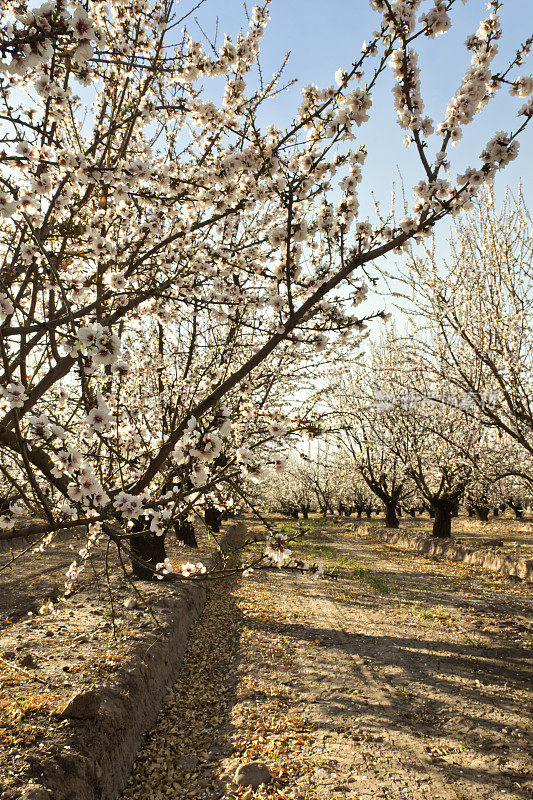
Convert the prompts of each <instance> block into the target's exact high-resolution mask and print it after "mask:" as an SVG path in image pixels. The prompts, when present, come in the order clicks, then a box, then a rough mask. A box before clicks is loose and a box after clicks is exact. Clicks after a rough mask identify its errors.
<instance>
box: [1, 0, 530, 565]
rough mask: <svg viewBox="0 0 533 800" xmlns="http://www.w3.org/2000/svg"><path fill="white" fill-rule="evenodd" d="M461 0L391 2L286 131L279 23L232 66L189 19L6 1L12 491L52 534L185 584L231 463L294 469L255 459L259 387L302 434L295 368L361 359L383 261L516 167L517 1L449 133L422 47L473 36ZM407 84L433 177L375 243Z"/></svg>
mask: <svg viewBox="0 0 533 800" xmlns="http://www.w3.org/2000/svg"><path fill="white" fill-rule="evenodd" d="M456 2H457V0H435V1H433V0H432V1H431V2H427V3H422V2H421V1H420V0H393V1H392V2H389V0H372V3H371V5H372V7H373V8H374V10H375V11H376V13H377V14H378V15H379V21H378V23H377V26H376V31H375V33H373V34H372V36H371V37H370V39H369V41H368V42H366V43H365V44H364V45H363V47H362V50H361V51H360V52H359V53H357V54H355V55H354V60H353V62H352V63H351V64H348V65H343V66H342V67H341V68H340V69H339V70H338V72H337V73H336V75H335V83H334V84H333V85H332V86H327V87H325V88H317V87H316V86H307V87H305V88H304V89H303V92H302V100H301V104H300V107H299V108H298V109H295V116H294V121H293V123H292V124H290V125H289V126H288V127H287V128H286V129H284V130H279V129H278V128H276V127H275V126H269V127H267V128H266V129H262V128H261V126H260V124H259V121H258V111H259V109H260V108H261V106H262V104H263V103H264V102H265V101H266V100H268V99H269V98H270V97H272V96H273V95H274V94H275V93H276V92H277V91H278V85H277V82H278V78H279V76H274V77H273V78H272V80H270V81H265V80H264V79H263V77H262V72H261V71H260V70H259V71H258V70H257V69H256V65H257V59H258V52H259V45H260V41H261V37H262V35H263V32H264V29H265V25H266V24H267V19H268V4H264V5H263V6H259V7H256V8H254V10H253V11H252V13H251V16H250V19H249V26H248V28H247V30H246V32H244V33H242V34H240V35H239V36H238V37H237V38H236V39H234V40H232V39H230V38H229V37H225V39H224V41H223V43H222V44H221V46H220V47H219V48H218V49H217V48H216V47H211V46H208V47H207V48H206V47H204V45H203V44H202V43H201V42H197V41H194V40H193V39H192V38H191V37H190V36H189V35H188V34H187V33H186V32H184V33H183V34H180V38H179V39H178V40H176V39H175V38H174V37H175V32H176V30H178V29H179V25H180V24H181V23H182V22H183V21H184V20H185V19H186V17H187V14H185V15H184V16H182V17H181V19H180V18H178V17H179V9H178V8H177V7H176V4H174V3H173V2H172V0H129V1H128V2H125V0H105V1H104V0H86V2H84V3H83V4H81V3H76V2H71V1H70V0H48V2H45V3H44V4H43V5H41V6H34V5H33V4H31V7H30V4H29V3H27V2H25V0H21V2H20V3H19V5H18V6H17V7H16V8H14V6H13V3H11V2H7V1H6V0H2V2H1V4H0V7H1V8H2V23H1V28H0V58H1V61H0V81H1V86H2V91H1V95H0V97H1V101H0V102H1V112H0V114H1V127H0V136H1V139H2V148H1V153H0V159H1V171H0V181H1V187H0V213H1V218H2V225H1V232H0V248H1V251H2V261H1V273H0V275H1V277H0V324H1V330H2V336H1V338H0V357H1V360H2V375H1V378H0V386H1V390H2V401H1V410H0V415H1V421H0V444H1V446H2V459H1V470H2V475H3V480H4V481H5V483H6V485H7V486H9V487H10V490H11V492H12V494H13V495H14V494H16V495H17V496H18V498H19V502H20V503H23V504H25V506H26V507H27V508H28V510H29V512H30V514H31V515H32V516H33V517H34V518H38V519H39V523H38V524H35V525H33V526H32V527H31V531H32V532H33V533H39V534H41V535H43V536H45V537H48V538H47V539H46V540H47V541H48V540H49V538H50V537H51V536H53V533H54V531H56V530H58V529H64V528H66V527H69V526H71V527H74V526H77V527H79V526H80V525H87V526H88V530H89V539H90V543H91V544H94V542H95V541H96V540H97V539H98V538H99V537H104V541H105V539H111V540H112V541H113V542H115V544H116V546H117V547H118V548H119V549H120V550H123V551H124V552H126V553H128V554H130V555H133V557H134V559H135V560H136V562H137V563H138V564H140V566H141V567H143V568H145V569H146V570H147V572H148V574H151V572H154V573H155V572H157V571H158V570H159V571H160V572H165V571H168V562H165V559H164V557H163V556H164V547H162V546H161V543H162V541H163V540H164V535H165V531H166V530H167V529H168V528H169V527H170V526H172V525H173V524H174V523H175V522H176V520H178V521H179V520H182V519H184V518H185V517H186V516H187V515H188V514H189V512H190V511H191V509H194V508H195V507H197V508H202V507H203V505H205V502H206V499H205V498H206V496H207V495H209V494H210V493H211V492H212V490H213V488H214V487H215V486H217V485H219V486H223V481H224V479H225V476H226V474H227V470H228V459H229V461H230V462H231V463H232V464H237V465H239V469H243V470H244V471H246V470H247V469H248V468H249V467H253V468H254V469H257V468H259V467H261V468H265V467H267V466H268V464H262V465H257V464H255V463H254V459H253V457H252V455H251V454H250V449H249V448H248V447H247V446H246V445H245V444H242V443H241V442H239V437H240V436H241V433H239V428H238V426H239V424H240V420H241V416H240V410H239V406H238V398H239V392H240V391H241V390H242V388H243V386H245V387H246V390H248V389H251V390H252V397H251V400H250V402H251V403H252V404H253V403H255V402H256V401H257V400H258V397H257V391H258V389H257V387H258V385H262V386H263V389H264V401H263V406H262V411H263V412H264V413H263V416H262V420H263V422H264V424H265V425H266V426H267V427H268V426H270V432H271V434H272V435H274V433H275V432H276V431H277V432H278V433H282V432H283V428H284V423H283V421H281V422H280V420H278V419H276V414H275V413H273V412H272V411H271V406H270V404H269V402H268V399H269V393H270V390H269V389H268V374H269V371H270V374H271V375H273V374H275V373H276V364H277V363H278V362H277V359H280V358H282V357H283V358H284V359H286V362H285V363H284V374H285V375H286V376H289V375H291V374H292V376H293V380H294V378H295V376H297V375H298V370H301V368H302V364H303V363H304V362H305V359H306V358H308V357H309V358H311V359H313V358H314V357H315V356H314V354H316V353H319V354H320V353H324V352H327V351H328V350H329V349H334V348H336V347H337V342H338V337H341V339H344V340H349V337H350V336H351V335H352V332H353V333H354V334H355V337H356V340H357V337H359V336H360V331H361V326H362V324H363V323H362V320H361V319H360V317H359V316H358V312H357V306H358V305H359V303H360V302H361V301H362V299H363V298H364V296H365V292H366V287H365V283H364V268H365V265H370V264H371V263H372V262H374V261H375V260H376V259H377V258H379V257H380V256H384V255H385V254H387V253H389V252H390V251H393V250H396V249H398V248H400V249H402V248H404V247H405V246H406V245H407V243H408V242H409V240H410V239H412V238H413V237H416V238H417V239H421V238H423V237H424V236H426V235H427V234H430V233H431V231H432V230H433V228H434V226H435V224H436V223H437V222H439V221H440V220H441V219H442V218H443V217H446V216H447V215H449V214H456V213H458V212H460V211H461V210H462V209H464V208H465V207H468V206H469V205H470V204H471V202H472V196H473V195H474V194H475V192H476V189H477V188H478V187H479V185H480V184H482V183H483V182H484V181H490V180H491V179H492V178H493V177H494V175H495V173H496V171H497V170H498V169H500V168H502V167H504V166H505V165H506V164H507V163H508V162H509V161H511V160H512V159H514V158H515V157H516V155H517V152H518V137H519V134H520V133H521V132H522V131H523V130H524V128H525V127H526V125H527V124H528V123H529V121H530V119H531V115H532V113H533V104H532V101H531V100H528V99H527V98H528V97H529V95H530V94H531V90H532V89H533V81H532V80H531V79H530V78H527V77H523V76H522V75H521V74H520V72H519V70H520V67H521V65H522V62H523V59H524V56H525V55H526V54H527V53H528V51H529V47H530V40H528V41H527V42H525V43H524V44H522V45H521V46H520V47H519V49H518V50H517V52H516V53H512V54H510V57H509V54H508V55H507V56H506V57H504V59H503V60H502V66H501V67H498V66H497V56H498V53H497V50H498V46H497V41H498V39H499V38H500V35H501V28H500V22H499V16H498V12H499V9H500V6H501V3H500V2H499V0H493V2H491V3H490V4H489V13H488V16H487V18H486V19H485V20H483V21H482V23H481V24H480V26H479V29H478V30H477V31H476V32H475V33H473V34H472V35H470V36H469V37H468V38H467V40H466V49H467V56H468V61H469V63H468V66H467V68H466V72H465V75H464V79H463V80H462V82H461V85H460V86H459V88H458V89H457V91H456V92H455V94H454V95H453V96H452V97H451V100H450V102H449V104H448V106H447V108H446V109H445V111H444V114H443V118H442V120H441V121H439V122H438V123H437V125H436V127H435V131H436V132H435V134H433V130H434V123H433V121H432V120H431V119H429V118H428V117H427V116H425V115H424V112H423V101H422V97H421V85H420V75H419V68H418V66H417V52H416V46H417V43H418V42H419V41H420V40H421V39H423V38H427V39H434V38H435V37H436V36H437V35H440V34H443V33H445V32H446V31H447V29H448V28H449V27H450V25H451V24H452V19H453V13H454V6H455V5H456ZM389 67H390V68H391V69H392V71H393V74H394V77H395V81H396V83H395V88H394V104H395V107H396V109H397V112H398V121H399V124H400V127H401V128H402V129H403V130H404V131H406V132H407V138H408V140H409V142H411V143H413V144H414V146H415V148H416V151H417V152H418V155H419V159H420V170H421V180H420V182H419V183H418V185H417V186H416V188H415V192H414V201H413V209H412V212H411V213H410V214H409V215H407V216H405V218H404V219H402V220H401V221H400V223H399V224H395V223H394V222H393V221H391V220H389V221H388V222H384V223H379V224H377V225H374V226H373V225H371V224H370V223H369V222H368V221H366V220H364V219H360V218H359V215H358V199H357V189H358V185H359V183H360V182H361V180H362V178H363V167H364V160H365V149H364V146H363V144H362V141H363V140H362V139H361V138H360V133H359V131H362V129H363V126H364V123H365V122H366V120H367V119H368V118H369V113H370V111H371V108H372V97H373V93H374V92H375V91H376V90H377V89H378V84H379V81H380V79H381V77H382V75H383V73H384V72H385V71H386V70H387V69H388V68H389ZM517 70H518V72H517ZM212 78H214V79H216V80H215V81H214V83H213V87H212V88H211V89H210V90H209V95H208V94H207V92H206V91H205V89H204V87H205V86H206V85H208V84H209V81H210V80H211V79H212ZM221 79H222V82H223V84H224V88H223V91H222V92H221V97H220V99H219V101H218V102H217V101H216V100H214V99H213V97H214V96H215V95H216V92H217V87H218V86H219V85H220V81H221ZM502 88H508V89H509V90H510V91H511V93H512V94H514V95H517V96H518V97H519V98H526V99H525V102H524V99H520V101H519V106H518V109H517V110H518V114H519V116H518V118H517V120H516V122H515V123H513V121H511V120H510V121H509V126H510V127H509V129H508V130H507V131H506V132H502V131H499V132H497V133H495V134H494V135H493V136H490V137H489V140H488V142H486V141H484V142H482V143H480V148H479V149H480V162H479V164H473V165H472V166H471V167H470V168H468V169H467V170H466V171H465V172H464V173H463V174H462V175H460V176H459V177H458V180H457V182H453V181H452V180H451V178H448V177H447V172H446V169H447V167H448V166H449V162H450V156H449V149H450V146H451V145H452V144H454V143H456V142H457V141H458V140H459V139H460V138H461V130H462V129H463V127H464V126H465V125H468V124H469V123H470V122H471V121H472V119H473V118H474V117H475V115H476V114H477V113H478V112H479V111H480V110H481V109H482V108H483V106H485V105H486V104H487V102H489V101H491V102H492V98H493V97H494V96H495V95H497V94H498V91H499V90H500V89H502ZM279 354H281V355H279ZM293 364H294V365H295V368H294V370H293V368H292V365H293ZM261 371H262V372H261ZM261 376H262V377H261ZM261 381H263V383H262V384H261ZM265 381H266V383H265ZM253 413H254V412H253V409H252V411H250V414H252V415H253ZM236 426H237V430H236ZM242 435H244V434H242ZM275 461H276V460H275V459H273V463H274V466H276V464H275ZM277 467H278V468H281V467H282V462H280V461H278V463H277ZM225 471H226V472H225ZM220 492H221V495H220V499H221V500H222V501H223V499H224V498H223V490H222V489H221V490H220ZM15 519H16V517H15V515H14V513H13V508H10V509H7V512H6V513H5V514H4V515H3V516H2V518H1V525H2V528H3V529H4V530H5V531H6V530H7V531H8V532H9V531H16V532H17V533H18V534H20V533H22V532H23V530H22V529H21V528H20V526H19V525H17V527H15ZM26 532H27V531H26ZM142 536H144V537H145V539H144V540H143V549H142V554H139V551H136V550H135V543H136V542H139V541H140V537H142ZM87 550H88V548H86V549H85V551H84V552H87ZM132 551H133V552H132ZM158 565H162V566H158ZM80 566H81V565H79V566H74V567H73V569H72V575H73V576H75V574H76V571H77V570H78V569H79V568H80ZM199 569H200V568H199ZM186 573H187V575H191V574H194V568H193V569H192V570H191V568H190V565H188V566H187V570H186Z"/></svg>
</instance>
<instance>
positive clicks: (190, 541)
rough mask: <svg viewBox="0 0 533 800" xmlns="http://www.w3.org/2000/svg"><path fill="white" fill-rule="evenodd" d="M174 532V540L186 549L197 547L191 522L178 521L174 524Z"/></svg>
mask: <svg viewBox="0 0 533 800" xmlns="http://www.w3.org/2000/svg"><path fill="white" fill-rule="evenodd" d="M206 522H207V520H206ZM174 531H175V532H176V539H177V540H178V541H180V542H183V544H186V545H187V547H198V542H197V541H196V534H195V532H194V525H193V524H192V522H189V521H188V520H186V519H181V520H178V521H177V522H175V523H174Z"/></svg>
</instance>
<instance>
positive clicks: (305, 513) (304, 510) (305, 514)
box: [302, 506, 309, 519]
mask: <svg viewBox="0 0 533 800" xmlns="http://www.w3.org/2000/svg"><path fill="white" fill-rule="evenodd" d="M302 516H303V518H304V519H309V506H302Z"/></svg>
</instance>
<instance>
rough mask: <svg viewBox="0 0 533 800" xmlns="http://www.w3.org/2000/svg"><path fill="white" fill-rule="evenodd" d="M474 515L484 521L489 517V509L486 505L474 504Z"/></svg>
mask: <svg viewBox="0 0 533 800" xmlns="http://www.w3.org/2000/svg"><path fill="white" fill-rule="evenodd" d="M475 511H476V517H477V518H478V519H479V520H481V522H486V521H487V520H488V518H489V511H490V509H489V508H488V506H476V507H475Z"/></svg>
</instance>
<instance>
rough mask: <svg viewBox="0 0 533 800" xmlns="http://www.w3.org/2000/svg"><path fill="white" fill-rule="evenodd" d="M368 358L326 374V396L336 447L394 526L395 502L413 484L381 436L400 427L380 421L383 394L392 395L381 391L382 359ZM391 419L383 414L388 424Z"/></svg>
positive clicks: (391, 434) (410, 492) (408, 492)
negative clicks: (333, 421)
mask: <svg viewBox="0 0 533 800" xmlns="http://www.w3.org/2000/svg"><path fill="white" fill-rule="evenodd" d="M373 361H376V359H375V358H374V359H372V357H371V358H370V360H369V361H366V362H365V363H364V364H357V365H352V366H351V367H348V368H346V367H345V368H344V369H343V370H342V371H338V372H337V373H336V374H335V375H332V377H331V391H330V393H329V398H330V404H331V408H332V411H333V413H334V415H335V418H336V420H337V425H336V436H335V438H336V441H337V444H338V446H339V447H340V449H341V451H342V452H343V453H344V454H345V455H346V457H347V458H348V459H349V460H350V461H351V463H352V469H353V470H355V471H356V472H357V473H359V475H360V476H361V477H362V479H363V481H364V482H365V483H366V485H367V486H368V488H369V489H370V491H371V492H372V493H373V495H375V497H376V498H378V500H379V501H380V503H381V504H382V505H383V509H384V511H385V522H386V525H387V527H389V528H397V527H398V526H399V522H398V516H397V513H398V507H399V506H400V504H401V503H403V502H404V501H406V500H407V498H409V497H411V496H412V495H413V492H414V487H413V484H412V482H411V481H410V480H409V479H408V477H407V475H406V473H405V471H404V465H403V462H402V460H401V459H400V458H399V457H398V455H397V452H396V450H395V448H394V446H391V445H390V444H389V445H388V446H387V444H386V442H385V441H384V440H385V439H386V438H387V437H395V436H397V435H400V431H399V430H398V431H395V430H394V426H393V425H392V424H389V425H387V426H384V425H383V411H384V408H383V398H386V399H387V400H390V399H391V398H392V395H389V394H387V393H386V392H384V391H383V387H382V380H383V376H382V374H381V371H380V366H381V367H383V364H380V363H379V361H378V362H376V363H373ZM385 385H386V384H385ZM394 419H395V417H394V416H393V415H389V423H392V422H393V420H394Z"/></svg>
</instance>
